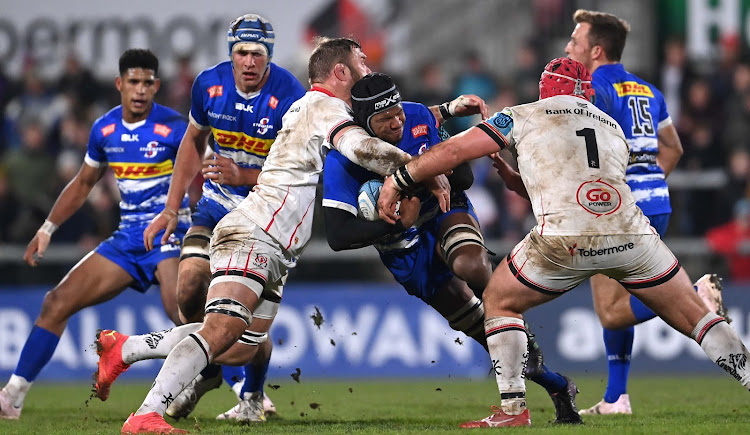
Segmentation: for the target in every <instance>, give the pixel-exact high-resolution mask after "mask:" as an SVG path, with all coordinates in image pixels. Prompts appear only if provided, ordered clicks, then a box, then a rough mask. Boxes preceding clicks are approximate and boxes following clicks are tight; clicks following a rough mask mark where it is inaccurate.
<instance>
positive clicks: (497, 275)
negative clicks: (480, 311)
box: [482, 261, 559, 318]
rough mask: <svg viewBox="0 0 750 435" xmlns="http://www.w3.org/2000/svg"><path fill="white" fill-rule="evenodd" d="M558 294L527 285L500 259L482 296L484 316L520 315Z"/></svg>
mask: <svg viewBox="0 0 750 435" xmlns="http://www.w3.org/2000/svg"><path fill="white" fill-rule="evenodd" d="M558 296H559V294H546V293H542V292H539V291H536V290H534V289H531V288H529V287H527V286H526V285H524V284H523V283H521V282H520V281H519V280H518V279H517V278H516V276H515V275H514V274H513V273H512V272H511V271H510V268H509V267H508V262H507V261H501V262H500V264H499V265H498V266H497V268H496V269H495V272H493V273H492V277H491V278H490V282H489V284H487V288H486V289H485V291H484V296H483V298H482V300H483V302H484V312H485V318H490V317H498V316H506V317H521V316H520V315H521V314H523V313H524V312H526V311H527V310H529V309H531V308H533V307H535V306H537V305H541V304H543V303H545V302H549V301H551V300H553V299H555V298H557V297H558Z"/></svg>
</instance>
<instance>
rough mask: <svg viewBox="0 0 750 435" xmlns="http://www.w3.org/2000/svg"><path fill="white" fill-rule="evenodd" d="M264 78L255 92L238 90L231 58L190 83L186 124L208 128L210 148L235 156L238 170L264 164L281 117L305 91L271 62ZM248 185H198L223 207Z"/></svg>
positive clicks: (231, 205) (234, 201)
mask: <svg viewBox="0 0 750 435" xmlns="http://www.w3.org/2000/svg"><path fill="white" fill-rule="evenodd" d="M267 74H269V77H268V81H267V82H266V83H265V84H264V85H263V87H262V88H261V89H260V90H259V91H258V92H254V93H251V94H244V93H242V92H241V91H239V90H238V89H237V87H236V85H235V82H234V75H233V74H232V62H231V61H225V62H221V63H219V64H217V65H215V66H213V67H211V68H208V69H206V70H204V71H203V72H201V73H200V74H199V75H198V77H197V78H196V79H195V82H193V89H192V103H191V107H190V122H191V123H193V125H195V126H196V127H197V128H199V129H201V130H206V129H209V128H210V129H211V133H212V134H213V138H214V142H215V145H214V152H216V153H218V154H220V155H222V156H224V157H228V158H230V159H232V160H234V161H235V162H236V163H237V165H238V166H240V167H241V168H257V169H260V168H262V167H263V163H264V162H265V161H266V157H267V156H268V151H269V150H270V149H271V144H273V142H274V141H275V140H276V134H277V133H278V132H279V130H281V127H282V122H281V119H282V117H283V116H284V114H285V113H286V111H287V110H288V109H289V106H291V105H292V103H294V102H295V101H297V100H298V99H299V98H300V97H302V96H303V95H304V94H305V89H304V88H303V87H302V85H301V84H300V82H299V80H297V79H296V78H295V77H294V76H293V75H292V74H291V73H290V72H289V71H287V70H285V69H284V68H281V67H280V66H277V65H276V64H273V63H271V64H270V66H269V70H268V72H267ZM251 189H252V186H224V185H219V184H217V183H215V182H213V181H211V180H206V182H205V183H204V184H203V197H204V198H208V199H210V200H213V201H216V202H218V203H219V204H220V205H221V206H222V207H224V208H225V209H226V210H227V211H229V210H232V209H234V208H235V207H236V206H237V205H238V204H239V203H240V202H242V200H243V199H245V197H246V196H247V194H248V192H250V190H251Z"/></svg>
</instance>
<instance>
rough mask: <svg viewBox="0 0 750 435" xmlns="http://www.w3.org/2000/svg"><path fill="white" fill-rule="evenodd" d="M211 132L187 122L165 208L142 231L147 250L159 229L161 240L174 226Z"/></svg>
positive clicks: (165, 237) (164, 241) (150, 247)
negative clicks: (161, 234)
mask: <svg viewBox="0 0 750 435" xmlns="http://www.w3.org/2000/svg"><path fill="white" fill-rule="evenodd" d="M210 132H211V130H209V129H205V130H201V129H199V128H198V127H196V126H195V125H193V123H192V122H191V123H190V124H188V127H187V130H185V135H184V136H183V137H182V141H181V142H180V146H179V148H177V157H176V158H175V164H174V170H173V172H172V180H171V181H170V183H169V191H168V192H167V201H166V203H165V205H164V210H162V212H161V213H159V214H158V215H156V217H154V219H153V220H152V221H151V223H150V224H149V225H148V227H146V229H145V230H144V231H143V244H144V246H145V247H146V250H149V251H150V250H151V249H153V247H154V238H155V237H156V234H157V233H158V232H159V231H161V230H165V231H164V235H163V236H162V243H166V242H167V239H168V238H169V236H170V235H171V234H172V233H173V232H174V230H175V228H177V212H178V210H179V209H180V205H181V204H182V198H184V197H185V193H186V192H187V190H188V187H189V186H190V183H191V182H192V181H193V178H195V174H197V173H198V171H200V169H201V160H202V157H203V154H204V153H205V152H206V145H207V141H208V135H209V134H210Z"/></svg>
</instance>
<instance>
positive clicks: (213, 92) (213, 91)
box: [208, 85, 224, 98]
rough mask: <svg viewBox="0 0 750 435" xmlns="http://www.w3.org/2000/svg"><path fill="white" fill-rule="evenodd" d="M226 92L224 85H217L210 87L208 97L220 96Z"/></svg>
mask: <svg viewBox="0 0 750 435" xmlns="http://www.w3.org/2000/svg"><path fill="white" fill-rule="evenodd" d="M223 94H224V86H221V85H216V86H211V87H210V88H208V98H213V97H220V96H222V95H223Z"/></svg>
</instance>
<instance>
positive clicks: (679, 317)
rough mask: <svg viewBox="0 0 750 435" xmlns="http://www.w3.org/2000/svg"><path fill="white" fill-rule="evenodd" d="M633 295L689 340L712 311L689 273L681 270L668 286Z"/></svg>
mask: <svg viewBox="0 0 750 435" xmlns="http://www.w3.org/2000/svg"><path fill="white" fill-rule="evenodd" d="M630 292H631V293H632V294H633V295H635V296H636V297H637V298H638V299H640V300H641V301H643V303H644V304H646V306H647V307H649V308H651V310H653V311H654V312H655V313H656V314H657V315H658V316H659V317H661V318H662V319H664V321H665V322H667V323H668V324H669V325H670V326H672V327H673V328H674V329H676V330H678V331H680V332H682V333H683V334H685V335H687V336H688V337H689V336H690V334H691V332H692V331H693V329H694V328H695V326H696V325H697V324H698V322H699V321H700V320H701V319H702V318H703V317H704V316H705V315H706V314H707V313H708V308H706V306H705V305H704V304H703V301H701V299H700V297H699V296H698V294H697V293H696V292H695V291H694V290H693V284H692V283H691V282H690V278H689V277H688V274H687V273H686V272H685V269H680V271H679V272H677V274H676V275H675V276H674V277H672V279H670V280H669V281H667V282H665V283H664V284H660V285H658V286H654V287H648V288H642V289H631V290H630Z"/></svg>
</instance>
